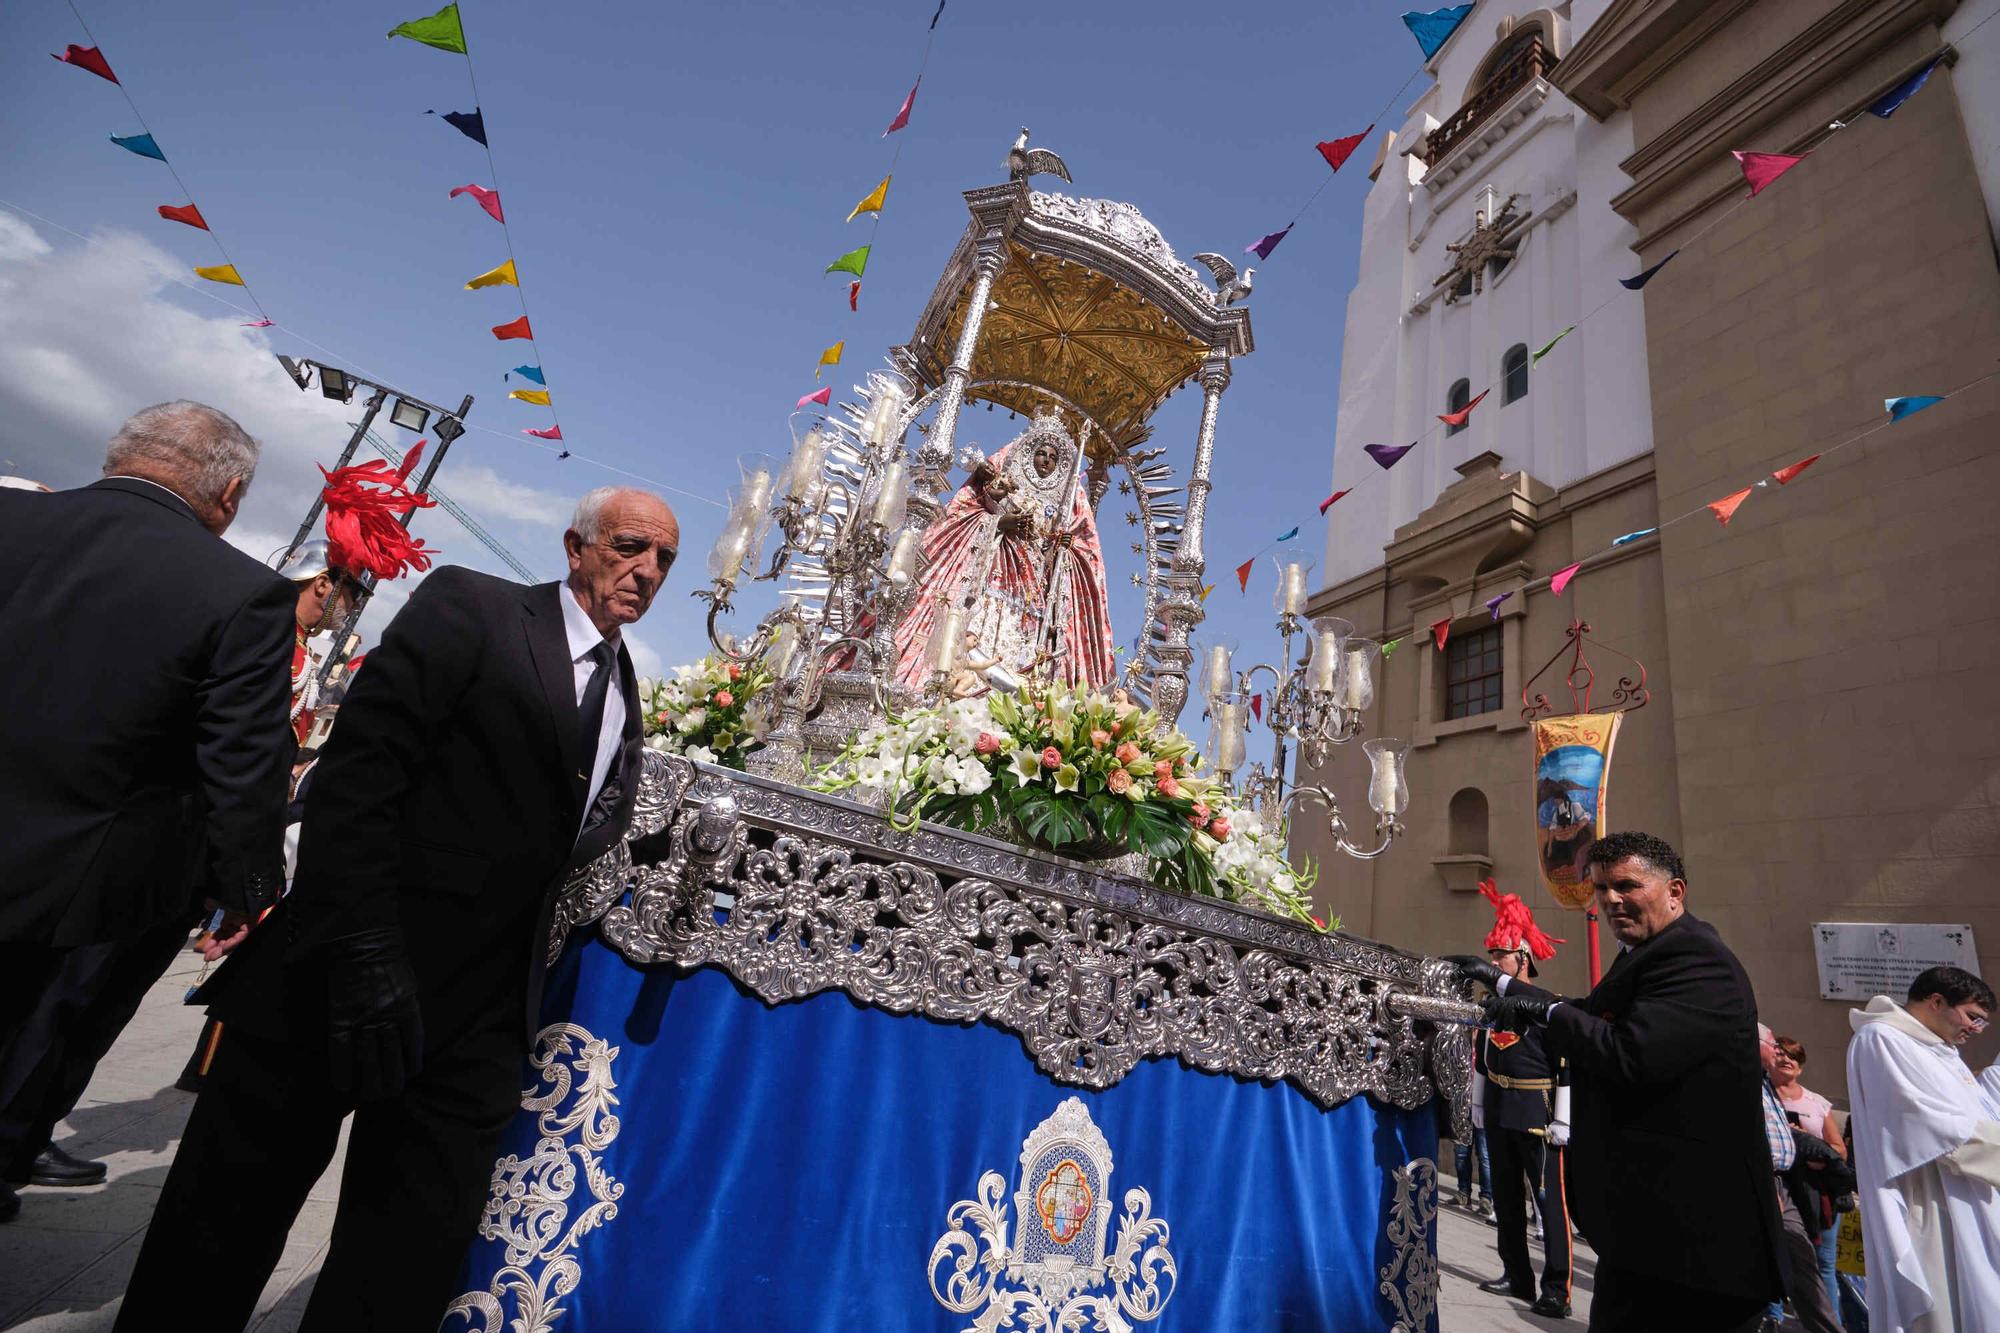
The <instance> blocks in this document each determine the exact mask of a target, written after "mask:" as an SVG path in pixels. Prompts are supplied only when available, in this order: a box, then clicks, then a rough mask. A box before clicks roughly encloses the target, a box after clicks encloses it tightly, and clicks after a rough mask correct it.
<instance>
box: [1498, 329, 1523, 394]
mask: <svg viewBox="0 0 2000 1333" xmlns="http://www.w3.org/2000/svg"><path fill="white" fill-rule="evenodd" d="M1527 396H1528V344H1526V343H1515V344H1514V345H1513V346H1512V347H1509V348H1508V349H1507V352H1506V354H1505V355H1504V356H1502V357H1501V358H1500V405H1501V406H1502V407H1505V406H1506V405H1507V404H1509V403H1512V402H1517V401H1519V400H1520V399H1523V398H1526V397H1527Z"/></svg>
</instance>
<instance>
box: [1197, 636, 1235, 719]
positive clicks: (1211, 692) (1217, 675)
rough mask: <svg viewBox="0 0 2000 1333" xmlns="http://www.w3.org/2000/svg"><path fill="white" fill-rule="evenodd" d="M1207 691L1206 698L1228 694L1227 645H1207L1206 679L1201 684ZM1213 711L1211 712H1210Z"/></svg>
mask: <svg viewBox="0 0 2000 1333" xmlns="http://www.w3.org/2000/svg"><path fill="white" fill-rule="evenodd" d="M1203 684H1204V685H1205V686H1206V687H1207V689H1208V697H1209V698H1211V699H1213V698H1215V697H1216V696H1217V695H1222V694H1227V693H1229V685H1230V681H1229V645H1228V644H1226V643H1211V644H1210V645H1208V679H1207V680H1206V681H1204V682H1203ZM1211 711H1213V710H1211Z"/></svg>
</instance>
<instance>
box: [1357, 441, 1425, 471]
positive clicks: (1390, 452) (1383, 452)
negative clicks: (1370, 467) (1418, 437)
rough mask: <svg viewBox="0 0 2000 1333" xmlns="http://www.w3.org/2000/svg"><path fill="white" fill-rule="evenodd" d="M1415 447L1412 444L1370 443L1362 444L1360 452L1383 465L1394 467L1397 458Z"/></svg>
mask: <svg viewBox="0 0 2000 1333" xmlns="http://www.w3.org/2000/svg"><path fill="white" fill-rule="evenodd" d="M1416 447H1417V446H1416V445H1414V444H1371V445H1367V446H1364V448H1363V450H1362V452H1363V453H1366V454H1367V455H1368V456H1369V457H1370V458H1372V459H1374V460H1375V461H1376V462H1378V463H1380V464H1381V465H1382V466H1383V467H1394V466H1396V460H1397V459H1399V458H1401V457H1402V456H1403V455H1404V454H1407V453H1408V452H1410V450H1412V449H1414V448H1416Z"/></svg>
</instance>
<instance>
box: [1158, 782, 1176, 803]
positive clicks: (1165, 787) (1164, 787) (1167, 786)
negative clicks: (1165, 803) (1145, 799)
mask: <svg viewBox="0 0 2000 1333" xmlns="http://www.w3.org/2000/svg"><path fill="white" fill-rule="evenodd" d="M1160 795H1162V796H1164V797H1166V798H1167V799H1168V800H1170V801H1178V800H1179V799H1180V798H1181V784H1180V783H1178V782H1175V781H1174V780H1173V778H1172V777H1171V776H1168V777H1164V778H1161V779H1160Z"/></svg>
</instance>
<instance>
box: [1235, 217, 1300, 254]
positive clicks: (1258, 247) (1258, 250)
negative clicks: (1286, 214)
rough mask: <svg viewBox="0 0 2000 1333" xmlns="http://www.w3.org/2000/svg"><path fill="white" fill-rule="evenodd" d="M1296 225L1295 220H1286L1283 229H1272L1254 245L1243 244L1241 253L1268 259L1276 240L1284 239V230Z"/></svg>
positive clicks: (1276, 242) (1276, 244)
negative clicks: (1272, 230)
mask: <svg viewBox="0 0 2000 1333" xmlns="http://www.w3.org/2000/svg"><path fill="white" fill-rule="evenodd" d="M1298 225H1299V224H1298V223H1296V222H1287V223H1286V224H1285V229H1284V231H1274V232H1272V233H1271V234H1270V235H1269V236H1266V237H1265V238H1264V239H1263V240H1261V241H1258V242H1256V243H1255V244H1254V245H1246V246H1244V247H1243V253H1244V254H1246V255H1255V256H1257V258H1259V259H1269V258H1270V257H1271V252H1272V251H1273V250H1275V249H1277V248H1278V242H1279V241H1282V240H1284V239H1285V232H1288V231H1290V230H1291V229H1292V228H1294V227H1296V226H1298Z"/></svg>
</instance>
